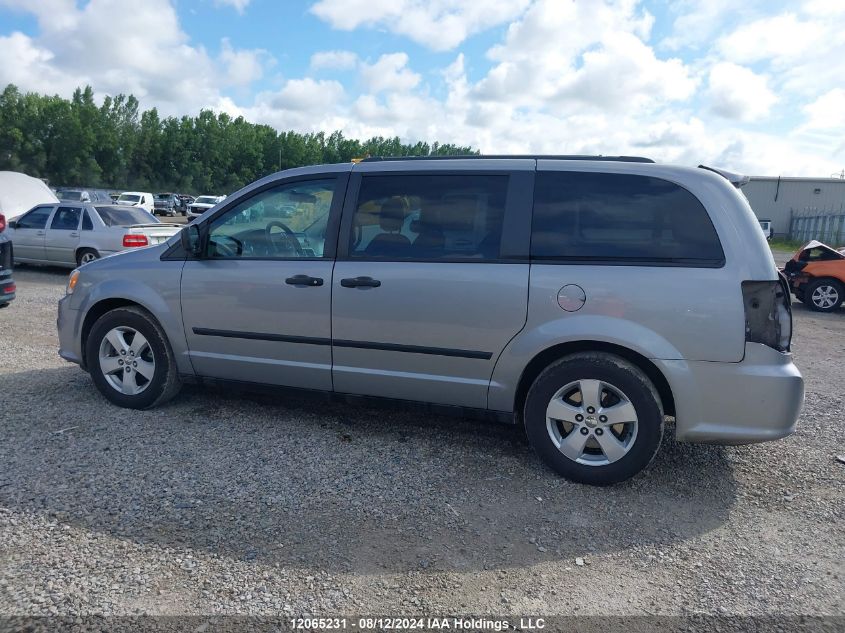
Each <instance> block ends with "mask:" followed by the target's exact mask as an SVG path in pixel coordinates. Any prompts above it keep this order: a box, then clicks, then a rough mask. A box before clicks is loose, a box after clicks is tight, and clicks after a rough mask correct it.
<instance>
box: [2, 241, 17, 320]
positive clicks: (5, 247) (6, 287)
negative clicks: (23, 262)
mask: <svg viewBox="0 0 845 633" xmlns="http://www.w3.org/2000/svg"><path fill="white" fill-rule="evenodd" d="M15 291H16V288H15V281H14V280H13V279H12V240H10V239H9V238H7V237H5V236H0V306H6V305H8V304H9V302H10V301H12V299H14V298H15Z"/></svg>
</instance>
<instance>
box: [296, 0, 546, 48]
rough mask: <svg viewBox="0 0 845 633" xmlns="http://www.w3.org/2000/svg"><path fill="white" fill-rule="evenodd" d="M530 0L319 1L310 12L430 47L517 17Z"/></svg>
mask: <svg viewBox="0 0 845 633" xmlns="http://www.w3.org/2000/svg"><path fill="white" fill-rule="evenodd" d="M529 1H530V0H485V1H483V2H481V1H475V0H474V1H472V2H467V1H466V0H319V1H318V2H316V3H315V4H314V5H313V6H312V7H311V12H312V13H313V14H314V15H316V16H317V17H319V18H320V19H321V20H324V21H325V22H328V23H329V25H331V26H332V28H335V29H339V30H343V31H351V30H354V29H357V28H359V27H361V26H368V27H380V28H385V29H387V30H389V31H391V32H393V33H397V34H399V35H404V36H406V37H408V38H410V39H412V40H413V41H415V42H416V43H417V44H420V45H422V46H426V47H428V48H431V49H433V50H438V51H443V50H449V49H452V48H454V47H455V46H457V45H459V44H460V43H461V42H463V41H464V40H465V39H466V38H468V37H469V36H470V35H473V34H475V33H478V32H479V31H483V30H485V29H488V28H490V27H493V26H496V25H498V24H503V23H505V22H508V21H510V20H512V19H514V18H515V17H517V16H518V15H519V14H520V13H522V11H524V10H525V8H526V7H527V6H528V4H529Z"/></svg>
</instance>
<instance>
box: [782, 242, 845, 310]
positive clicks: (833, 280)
mask: <svg viewBox="0 0 845 633" xmlns="http://www.w3.org/2000/svg"><path fill="white" fill-rule="evenodd" d="M783 273H784V274H785V275H786V278H787V279H788V280H789V287H790V289H791V290H792V294H794V295H795V296H796V298H797V299H798V300H799V301H801V302H802V303H804V304H806V305H807V307H808V308H810V309H811V310H817V311H819V312H833V311H834V310H838V309H839V306H840V305H841V304H842V300H843V299H845V254H843V253H842V251H838V250H836V249H834V248H831V247H830V246H828V245H827V244H822V243H821V242H818V241H816V240H813V241H811V242H808V243H806V244H805V245H804V246H802V247H801V248H800V249H799V250H798V252H797V253H795V255H794V256H793V258H792V259H791V260H789V261H788V262H786V266H784V268H783Z"/></svg>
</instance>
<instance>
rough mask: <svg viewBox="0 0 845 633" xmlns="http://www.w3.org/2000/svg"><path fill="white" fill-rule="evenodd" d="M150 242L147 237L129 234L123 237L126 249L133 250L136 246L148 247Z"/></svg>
mask: <svg viewBox="0 0 845 633" xmlns="http://www.w3.org/2000/svg"><path fill="white" fill-rule="evenodd" d="M148 244H149V241H148V240H147V236H146V235H133V234H131V233H130V234H127V235H124V236H123V246H124V247H126V248H133V247H135V246H147V245H148Z"/></svg>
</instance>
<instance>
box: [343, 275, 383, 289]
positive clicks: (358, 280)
mask: <svg viewBox="0 0 845 633" xmlns="http://www.w3.org/2000/svg"><path fill="white" fill-rule="evenodd" d="M340 285H341V286H343V287H344V288H378V287H379V286H380V285H381V282H380V281H379V280H378V279H373V278H372V277H348V278H347V279H341V280H340Z"/></svg>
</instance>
